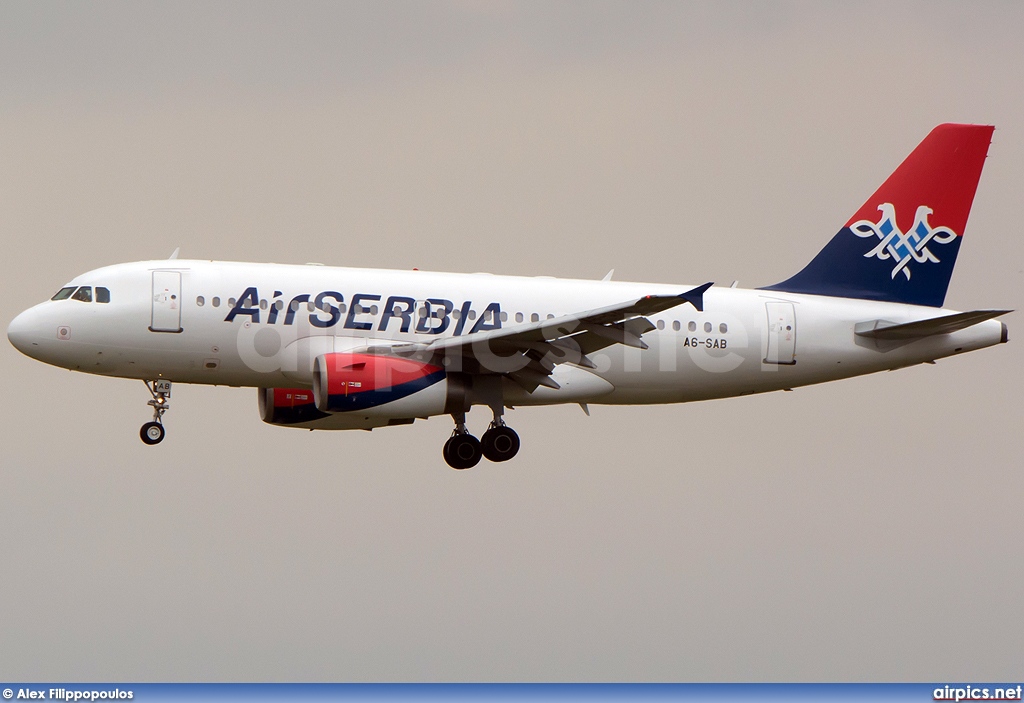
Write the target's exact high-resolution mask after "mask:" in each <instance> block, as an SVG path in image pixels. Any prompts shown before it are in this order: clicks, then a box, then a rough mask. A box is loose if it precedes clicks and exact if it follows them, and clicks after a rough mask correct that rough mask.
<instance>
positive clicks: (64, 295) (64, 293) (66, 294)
mask: <svg viewBox="0 0 1024 703" xmlns="http://www.w3.org/2000/svg"><path fill="white" fill-rule="evenodd" d="M74 292H75V287H74V286H71V287H70V288H61V289H60V290H59V291H57V293H56V294H55V295H54V296H53V297H52V298H50V300H66V299H68V298H70V297H71V294H72V293H74Z"/></svg>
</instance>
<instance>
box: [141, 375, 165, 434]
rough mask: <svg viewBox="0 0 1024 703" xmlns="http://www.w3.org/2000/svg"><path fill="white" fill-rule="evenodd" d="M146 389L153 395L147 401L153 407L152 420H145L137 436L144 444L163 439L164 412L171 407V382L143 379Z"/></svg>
mask: <svg viewBox="0 0 1024 703" xmlns="http://www.w3.org/2000/svg"><path fill="white" fill-rule="evenodd" d="M144 383H145V384H146V390H148V391H149V394H150V395H151V396H153V399H152V400H150V401H149V403H147V405H150V406H151V407H152V408H153V421H152V422H147V423H146V424H145V425H143V426H142V429H141V430H139V436H140V437H141V438H142V441H143V442H145V443H146V444H159V443H160V442H162V441H163V439H164V435H165V434H167V433H166V432H165V431H164V413H165V412H167V411H168V410H170V409H171V403H170V398H171V382H170V381H163V380H160V381H144Z"/></svg>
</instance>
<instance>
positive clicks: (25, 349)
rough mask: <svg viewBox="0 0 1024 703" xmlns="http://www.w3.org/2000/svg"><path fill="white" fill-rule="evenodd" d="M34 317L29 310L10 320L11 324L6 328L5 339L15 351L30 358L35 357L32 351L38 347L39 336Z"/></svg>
mask: <svg viewBox="0 0 1024 703" xmlns="http://www.w3.org/2000/svg"><path fill="white" fill-rule="evenodd" d="M34 317H35V315H34V314H33V311H32V310H31V309H29V310H26V311H25V312H23V313H21V314H20V315H18V316H17V317H16V318H14V319H13V320H11V324H10V325H8V326H7V339H9V340H10V342H11V344H13V345H14V348H15V349H17V350H18V351H20V352H21V353H22V354H25V355H26V356H31V357H35V356H36V354H34V353H33V350H34V349H37V348H38V346H39V334H38V330H37V329H36V327H37V325H36V324H35V322H34V320H33V318H34Z"/></svg>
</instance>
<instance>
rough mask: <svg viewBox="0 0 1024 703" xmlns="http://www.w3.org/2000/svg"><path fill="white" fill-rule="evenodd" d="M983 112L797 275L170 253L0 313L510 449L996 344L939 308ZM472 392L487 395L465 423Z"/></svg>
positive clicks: (448, 452) (297, 409) (129, 362)
mask: <svg viewBox="0 0 1024 703" xmlns="http://www.w3.org/2000/svg"><path fill="white" fill-rule="evenodd" d="M993 130H994V128H993V127H991V126H980V125H967V124H944V125H939V126H938V127H936V128H935V129H934V130H932V131H931V132H930V133H929V134H928V135H927V137H926V138H925V139H924V141H922V142H921V143H920V144H919V145H918V146H917V148H916V149H914V150H913V152H912V153H911V154H910V155H909V156H908V157H907V158H906V160H904V161H903V163H902V164H901V165H900V166H899V167H898V168H897V169H896V171H894V172H893V173H892V175H891V176H890V177H889V178H888V179H887V180H886V181H885V182H884V183H883V184H882V186H881V187H880V188H878V190H877V191H876V192H875V193H874V194H873V195H872V196H871V197H870V198H869V199H868V200H867V201H866V202H865V203H864V205H863V206H862V207H861V208H860V209H859V210H857V212H855V213H854V215H853V216H852V217H851V218H850V219H849V220H848V221H847V222H846V224H845V225H843V226H842V227H841V228H840V229H839V231H838V233H837V234H835V235H834V236H833V237H832V239H831V240H830V241H829V242H828V243H827V244H826V245H825V247H824V249H822V250H821V251H820V252H819V253H818V254H817V256H815V257H814V258H813V259H812V260H811V262H810V263H809V264H807V266H806V267H805V268H803V269H802V270H801V271H799V272H798V273H796V274H795V275H793V276H791V277H790V278H788V279H786V280H784V281H782V282H780V283H776V284H774V285H768V286H763V287H761V288H754V289H741V288H738V287H735V284H734V286H733V287H721V286H718V287H713V284H712V283H705V284H703V285H699V286H692V285H671V284H650V283H632V282H622V281H614V280H611V272H609V275H607V276H605V278H604V279H602V280H570V279H558V278H551V277H543V276H539V277H522V276H497V275H491V274H480V273H469V274H467V273H435V272H428V271H418V270H411V271H397V270H378V269H363V268H344V267H329V266H323V265H319V264H307V265H285V264H271V263H241V262H220V261H204V260H179V259H177V258H176V256H177V250H176V251H175V253H174V254H172V258H171V259H167V260H154V261H141V262H134V263H123V264H116V265H113V266H107V267H104V268H99V269H96V270H93V271H89V272H88V273H85V274H82V275H81V276H78V277H77V278H75V279H74V280H72V281H70V282H68V283H67V284H66V285H65V286H63V287H61V289H60V290H59V291H58V292H57V293H56V295H54V296H53V298H52V299H50V300H48V301H45V302H43V303H40V304H38V305H36V306H34V307H31V308H29V309H28V310H26V311H25V312H22V313H21V314H20V315H18V316H17V317H16V318H15V319H14V320H13V321H12V322H11V323H10V326H9V327H8V330H7V336H8V339H9V340H10V342H11V344H13V345H14V346H15V347H16V348H17V349H18V350H19V351H21V352H22V353H24V354H26V355H28V356H30V357H32V358H34V359H37V360H39V361H43V362H45V363H48V364H52V365H54V366H59V367H63V368H66V369H72V370H74V371H81V372H85V373H92V374H99V375H103V376H115V377H120V378H131V379H138V380H142V381H144V382H145V384H146V387H147V389H148V390H149V393H150V395H151V399H150V400H149V401H148V403H149V405H150V406H152V408H153V419H152V420H151V421H150V422H147V423H146V424H144V425H143V426H142V429H141V431H140V436H141V438H142V441H143V442H145V443H146V444H149V445H155V444H157V443H159V442H161V441H162V440H163V439H164V436H165V428H164V425H163V418H164V414H165V413H166V412H167V410H168V409H169V407H170V396H171V384H172V383H201V384H210V385H226V386H247V387H255V388H257V389H258V395H257V397H258V408H259V413H260V417H261V418H262V419H263V421H264V422H266V423H269V424H272V425H277V426H282V427H292V428H302V429H308V430H351V429H361V430H372V429H375V428H381V427H389V426H397V425H406V424H410V423H412V422H414V421H415V420H417V419H426V418H429V417H433V416H440V415H450V416H451V417H452V419H453V420H454V423H455V428H454V430H453V431H452V433H451V435H450V436H449V437H448V439H447V441H446V442H445V444H444V446H443V450H442V455H443V457H444V459H445V461H446V462H447V464H448V465H449V466H451V467H452V468H455V469H468V468H470V467H473V466H475V465H476V464H478V463H479V462H480V460H481V457H484V458H487V459H488V460H490V461H492V462H503V461H507V460H509V459H511V458H512V457H514V456H515V455H516V453H517V452H518V451H519V447H520V439H519V436H518V435H517V433H516V432H515V431H514V430H513V429H512V428H511V427H509V426H508V425H507V424H506V423H505V420H504V412H505V410H506V409H514V408H518V407H523V406H534V405H552V404H560V403H577V404H579V405H580V406H581V407H582V409H583V410H584V411H585V412H587V414H589V406H590V405H592V404H607V405H638V404H655V403H683V402H691V401H698V400H707V399H712V398H725V397H732V396H742V395H748V394H752V393H765V392H769V391H778V390H790V389H792V388H795V387H798V386H805V385H809V384H816V383H823V382H826V381H833V380H836V379H842V378H849V377H852V376H859V375H862V374H868V373H874V372H877V371H883V370H890V369H897V368H902V367H906V366H911V365H915V364H922V363H933V362H934V361H935V360H936V359H940V358H944V357H948V356H952V355H955V354H961V353H964V352H968V351H973V350H976V349H981V348H984V347H989V346H993V345H995V344H999V343H1004V342H1006V341H1007V340H1008V333H1007V327H1006V324H1005V323H1003V322H1001V321H999V320H996V319H995V318H997V317H999V316H1000V315H1003V314H1005V313H1007V312H1010V311H1009V310H974V311H969V312H957V311H954V310H947V309H944V308H943V307H942V305H943V301H944V300H945V296H946V290H947V288H948V285H949V280H950V277H951V275H952V272H953V266H954V264H955V262H956V258H957V254H958V253H959V250H960V244H961V242H962V236H963V234H964V227H965V225H966V223H967V218H968V215H969V213H970V209H971V205H972V203H973V200H974V194H975V191H976V189H977V186H978V181H979V179H980V177H981V171H982V166H983V165H984V161H985V159H986V157H987V153H988V147H989V145H990V142H991V138H992V133H993ZM473 406H485V407H486V408H488V409H489V410H490V411H491V421H490V423H489V425H488V427H487V429H486V431H485V432H484V433H483V435H482V437H481V438H480V439H477V438H476V437H475V436H474V435H473V434H472V433H471V432H470V431H469V429H468V427H467V424H466V416H467V413H468V412H469V411H470V409H471V408H472V407H473Z"/></svg>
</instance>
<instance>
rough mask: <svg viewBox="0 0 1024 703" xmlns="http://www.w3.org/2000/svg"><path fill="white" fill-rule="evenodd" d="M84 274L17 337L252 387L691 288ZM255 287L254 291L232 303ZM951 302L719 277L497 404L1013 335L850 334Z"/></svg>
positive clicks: (912, 358) (716, 386)
mask: <svg viewBox="0 0 1024 703" xmlns="http://www.w3.org/2000/svg"><path fill="white" fill-rule="evenodd" d="M86 285H87V286H95V287H99V286H102V287H104V288H107V289H109V291H110V302H109V303H100V302H82V301H78V300H73V299H65V300H55V301H47V302H45V303H41V304H39V305H37V306H35V307H33V308H31V309H29V310H27V311H25V312H24V313H22V315H20V316H19V317H18V318H17V319H16V320H15V321H14V322H12V323H11V326H10V329H9V331H8V336H9V337H10V339H11V341H12V342H13V343H14V344H15V346H16V347H17V348H18V349H19V350H21V351H22V352H24V353H25V354H27V355H29V356H32V357H34V358H36V359H39V360H41V361H44V362H47V363H50V364H53V365H56V366H61V367H64V368H68V369H73V370H76V371H83V372H87V373H95V374H101V375H106V376H118V377H124V378H137V379H168V380H171V381H177V382H182V383H203V384H212V385H230V386H254V387H309V386H311V384H312V375H311V374H312V361H313V359H314V358H316V357H317V356H319V355H321V354H324V353H328V352H342V351H347V350H352V349H359V348H364V347H367V346H374V345H377V346H380V345H388V344H394V343H401V342H406V343H407V342H428V341H430V340H432V339H436V338H438V337H439V336H440V337H444V336H451V335H457V334H461V335H464V334H469V333H470V332H471V331H473V330H474V329H489V328H494V327H498V326H500V327H501V328H508V327H514V326H515V325H517V324H524V323H529V322H530V321H531V320H536V319H541V320H544V319H546V318H548V317H549V316H555V317H557V316H560V315H563V314H568V313H573V312H576V311H583V310H589V309H595V308H600V307H602V306H606V305H611V304H615V303H621V302H622V301H627V300H630V299H636V298H641V297H643V296H647V295H677V294H679V293H681V292H683V291H686V290H687V289H689V288H690V287H691V286H689V285H663V284H648V283H627V282H619V281H583V280H568V279H556V278H547V277H535V278H529V277H519V276H497V275H490V274H456V273H433V272H427V271H393V270H374V269H356V268H340V267H327V266H315V265H304V266H303V265H281V264H252V263H235V262H214V261H186V260H166V261H147V262H136V263H129V264H119V265H114V266H109V267H105V268H100V269H96V270H94V271H90V272H89V273H86V274H83V275H82V276H79V277H77V278H76V279H75V280H74V281H71V282H70V283H69V284H68V286H86ZM251 289H255V290H254V291H252V292H253V293H254V294H255V295H254V298H253V299H252V300H251V301H250V302H249V303H246V304H245V305H244V306H239V300H240V299H241V298H243V297H245V296H246V291H250V290H251ZM325 293H326V295H321V294H325ZM335 293H336V294H337V295H334V294H335ZM318 296H320V300H321V307H319V308H316V307H313V305H314V303H315V301H316V300H317V298H318ZM425 301H429V302H425ZM445 301H447V302H445ZM448 303H450V310H449V305H448ZM353 306H356V307H355V310H353ZM237 307H243V308H244V311H243V312H240V313H239V312H238V311H237ZM311 307H313V309H312V311H311V310H310V308H311ZM275 308H277V310H275ZM232 310H236V314H235V315H234V316H233V318H232V316H231V312H232ZM952 312H953V311H946V310H937V309H935V308H927V307H919V306H912V305H902V304H895V303H881V302H872V301H866V300H854V299H846V298H831V297H825V296H816V295H800V294H788V293H778V292H773V291H761V290H744V289H734V288H718V287H712V288H711V289H710V290H708V291H707V292H706V293H705V295H704V311H703V312H698V311H696V310H695V309H694V308H693V307H692V306H690V305H680V306H677V307H674V308H671V309H669V310H667V311H665V312H662V313H659V314H655V315H649V316H648V319H650V321H651V322H652V323H653V324H655V325H656V329H654V330H651V331H650V332H647V333H646V334H644V335H643V341H644V342H645V343H646V344H647V345H648V348H647V349H643V350H641V349H639V348H635V347H627V346H623V345H621V344H617V345H612V346H609V347H606V348H605V349H602V350H600V351H598V352H595V353H593V354H592V355H591V360H592V361H593V362H594V365H595V366H596V368H595V369H584V368H582V367H580V366H575V365H572V364H563V365H559V366H557V367H556V368H555V370H554V373H553V375H552V377H553V378H554V379H555V380H556V381H558V385H559V386H560V388H558V389H553V388H548V387H543V386H542V387H538V388H536V389H535V390H533V391H532V392H527V391H526V390H524V389H523V388H521V387H518V386H516V385H515V384H508V383H506V385H505V397H504V402H505V404H506V405H508V406H515V405H531V404H536V405H539V404H552V403H561V402H574V403H575V402H583V403H607V404H646V403H678V402H687V401H693V400H705V399H709V398H722V397H729V396H737V395H745V394H750V393H760V392H765V391H772V390H779V389H785V388H793V387H795V386H803V385H807V384H813V383H821V382H823V381H830V380H834V379H839V378H846V377H850V376H857V375H860V374H866V373H871V372H875V371H881V370H886V369H894V368H899V367H903V366H909V365H912V364H919V363H922V362H927V361H931V360H934V359H938V358H940V357H945V356H950V355H953V354H958V353H961V352H967V351H972V350H974V349H980V348H982V347H987V346H991V345H994V344H997V343H999V342H1000V341H1005V336H1006V335H1005V327H1004V326H1003V325H1002V324H1001V323H1000V322H998V321H995V320H988V321H985V322H982V323H980V324H977V325H974V326H972V327H968V328H967V329H963V330H960V331H956V332H953V333H949V334H938V335H932V336H928V337H925V338H922V339H918V340H914V341H909V342H904V343H900V344H894V343H883V342H878V341H875V340H870V339H864V338H862V337H858V336H857V335H855V333H854V332H855V327H856V325H858V324H859V323H865V322H870V321H874V320H884V321H887V322H890V323H905V322H911V321H915V320H923V319H927V318H933V317H936V316H937V315H941V314H945V313H952ZM424 313H426V314H425V315H424ZM534 316H536V317H534ZM228 318H232V319H230V321H228ZM403 326H404V327H405V331H403V329H402V328H403ZM499 370H500V369H499Z"/></svg>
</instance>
